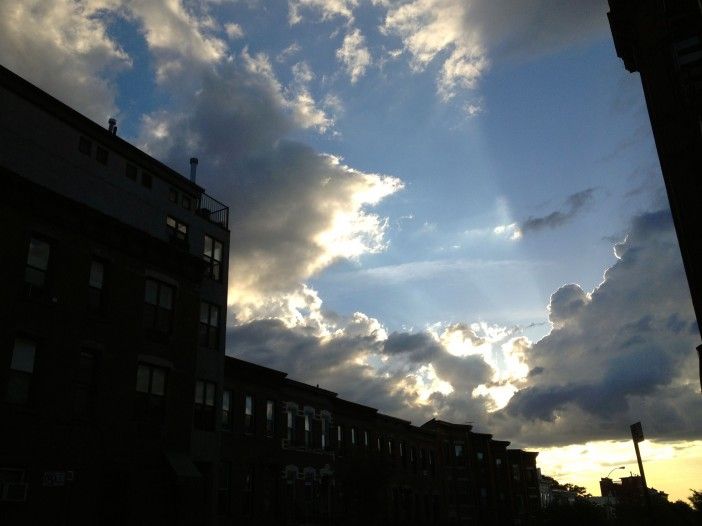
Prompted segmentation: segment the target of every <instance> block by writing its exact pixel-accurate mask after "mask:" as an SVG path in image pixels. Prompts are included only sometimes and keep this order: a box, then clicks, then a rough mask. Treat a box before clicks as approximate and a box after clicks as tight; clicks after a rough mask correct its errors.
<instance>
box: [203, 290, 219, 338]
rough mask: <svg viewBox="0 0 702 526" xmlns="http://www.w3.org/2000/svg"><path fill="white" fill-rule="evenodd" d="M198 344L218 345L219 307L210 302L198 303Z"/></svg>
mask: <svg viewBox="0 0 702 526" xmlns="http://www.w3.org/2000/svg"><path fill="white" fill-rule="evenodd" d="M200 346H201V347H207V348H208V349H217V348H218V347H219V307H217V306H216V305H212V304H211V303H205V302H202V303H201V304H200Z"/></svg>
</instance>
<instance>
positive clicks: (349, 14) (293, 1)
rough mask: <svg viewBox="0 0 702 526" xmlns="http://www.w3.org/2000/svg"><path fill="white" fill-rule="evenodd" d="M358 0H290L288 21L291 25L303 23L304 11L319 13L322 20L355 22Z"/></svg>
mask: <svg viewBox="0 0 702 526" xmlns="http://www.w3.org/2000/svg"><path fill="white" fill-rule="evenodd" d="M357 5H358V0H288V21H289V22H290V25H294V24H299V23H300V22H302V14H301V12H302V11H303V10H308V11H315V12H318V13H319V15H320V17H321V19H322V20H329V19H331V18H334V17H341V18H346V19H347V20H348V21H349V22H351V21H353V9H354V8H355V7H356V6H357Z"/></svg>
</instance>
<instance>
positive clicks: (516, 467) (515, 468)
mask: <svg viewBox="0 0 702 526" xmlns="http://www.w3.org/2000/svg"><path fill="white" fill-rule="evenodd" d="M512 478H513V479H514V480H519V478H520V477H519V464H512Z"/></svg>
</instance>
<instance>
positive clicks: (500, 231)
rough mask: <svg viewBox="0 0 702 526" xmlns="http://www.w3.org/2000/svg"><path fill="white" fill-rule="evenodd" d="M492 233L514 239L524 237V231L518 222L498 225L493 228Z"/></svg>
mask: <svg viewBox="0 0 702 526" xmlns="http://www.w3.org/2000/svg"><path fill="white" fill-rule="evenodd" d="M492 233H493V234H495V235H496V236H499V237H506V238H507V239H510V240H512V241H516V240H517V239H520V238H521V237H522V231H521V229H520V228H519V225H518V224H517V223H510V224H508V225H497V226H496V227H495V228H493V229H492Z"/></svg>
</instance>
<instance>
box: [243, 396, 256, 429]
mask: <svg viewBox="0 0 702 526" xmlns="http://www.w3.org/2000/svg"><path fill="white" fill-rule="evenodd" d="M244 431H246V432H247V433H253V431H254V405H253V396H251V395H248V394H247V395H246V396H245V397H244Z"/></svg>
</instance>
